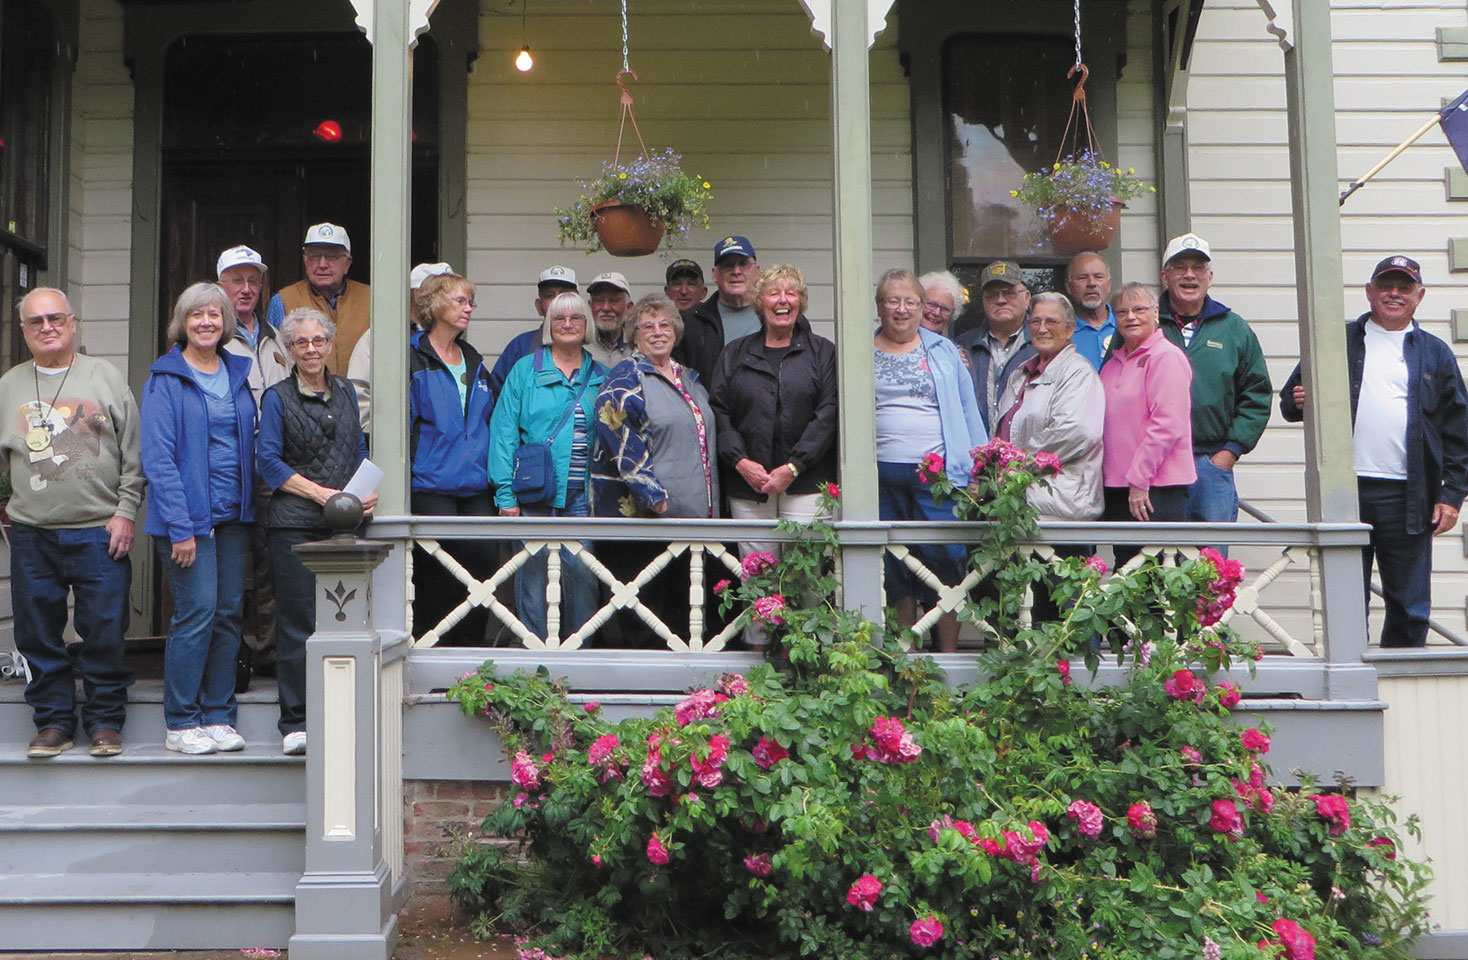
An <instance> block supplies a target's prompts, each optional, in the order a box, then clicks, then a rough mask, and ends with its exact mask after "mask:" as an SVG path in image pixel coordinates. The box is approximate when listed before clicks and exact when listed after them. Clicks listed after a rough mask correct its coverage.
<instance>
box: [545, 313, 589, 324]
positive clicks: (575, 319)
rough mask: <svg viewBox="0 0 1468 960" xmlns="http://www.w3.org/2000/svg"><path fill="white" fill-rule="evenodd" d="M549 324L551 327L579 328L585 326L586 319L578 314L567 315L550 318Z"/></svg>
mask: <svg viewBox="0 0 1468 960" xmlns="http://www.w3.org/2000/svg"><path fill="white" fill-rule="evenodd" d="M550 323H551V326H553V327H581V326H585V325H586V318H585V317H583V316H582V315H581V314H579V313H568V314H564V315H562V316H559V317H555V316H553V317H551V318H550Z"/></svg>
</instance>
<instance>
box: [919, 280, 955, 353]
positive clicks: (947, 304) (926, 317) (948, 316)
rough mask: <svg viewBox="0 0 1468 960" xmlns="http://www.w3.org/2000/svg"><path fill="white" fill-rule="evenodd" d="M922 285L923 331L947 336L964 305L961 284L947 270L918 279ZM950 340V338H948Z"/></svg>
mask: <svg viewBox="0 0 1468 960" xmlns="http://www.w3.org/2000/svg"><path fill="white" fill-rule="evenodd" d="M918 283H920V284H922V285H923V291H924V294H925V295H924V297H923V319H922V324H923V329H924V330H931V331H933V332H934V333H936V334H938V335H939V336H944V337H946V336H948V328H949V327H951V326H952V325H953V318H954V317H956V316H957V315H958V314H959V313H960V312H961V311H962V310H963V304H964V296H963V283H962V282H961V281H959V279H958V278H957V277H955V276H954V275H953V274H952V273H950V272H949V271H947V270H936V271H934V272H932V273H925V274H923V275H922V276H921V277H918ZM950 339H951V338H950Z"/></svg>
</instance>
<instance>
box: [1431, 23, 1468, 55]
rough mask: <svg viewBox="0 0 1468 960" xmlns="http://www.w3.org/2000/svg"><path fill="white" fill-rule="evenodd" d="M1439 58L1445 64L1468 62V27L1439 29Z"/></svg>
mask: <svg viewBox="0 0 1468 960" xmlns="http://www.w3.org/2000/svg"><path fill="white" fill-rule="evenodd" d="M1437 58H1438V60H1440V61H1443V62H1447V61H1452V60H1468V27H1438V28H1437Z"/></svg>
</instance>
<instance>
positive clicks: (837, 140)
mask: <svg viewBox="0 0 1468 960" xmlns="http://www.w3.org/2000/svg"><path fill="white" fill-rule="evenodd" d="M867 16H868V11H867V5H866V4H864V3H847V2H833V3H831V4H830V30H829V32H828V33H827V34H826V36H827V37H828V39H829V40H830V46H831V139H832V145H833V146H832V160H833V163H834V177H833V180H832V185H833V189H834V205H833V215H832V223H831V227H832V230H833V243H832V247H833V250H834V253H835V264H834V265H835V290H834V293H835V305H836V349H837V370H838V375H839V379H840V401H841V433H840V444H841V454H840V456H841V512H842V518H843V519H844V520H845V521H847V522H848V523H850V522H872V521H875V520H876V519H877V465H876V455H875V451H876V444H877V432H876V411H875V406H874V404H875V401H874V396H875V386H874V383H873V378H872V323H873V318H874V317H875V316H876V307H875V305H874V303H873V301H872V105H871V70H870V64H869V55H868V49H867V44H868V43H869V39H870V36H871V34H870V32H869V31H868V29H867ZM873 534H876V531H873ZM864 539H868V538H864V537H862V536H861V534H860V531H858V530H846V531H843V532H842V535H841V543H842V547H841V559H842V593H843V597H844V603H845V605H846V606H847V607H848V608H850V609H859V608H862V607H868V608H869V610H870V615H872V616H874V617H875V616H877V615H878V614H879V612H880V610H881V606H882V555H883V543H885V537H881V536H875V535H874V536H872V537H871V538H870V542H866V543H863V542H860V541H861V540H864Z"/></svg>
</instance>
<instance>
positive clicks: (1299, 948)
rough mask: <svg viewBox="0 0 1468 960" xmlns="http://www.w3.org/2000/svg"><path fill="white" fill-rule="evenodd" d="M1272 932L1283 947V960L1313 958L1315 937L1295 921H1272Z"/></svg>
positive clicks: (1312, 959) (1308, 959)
mask: <svg viewBox="0 0 1468 960" xmlns="http://www.w3.org/2000/svg"><path fill="white" fill-rule="evenodd" d="M1274 933H1275V935H1276V936H1277V937H1279V944H1280V946H1282V947H1283V948H1284V955H1285V960H1315V938H1314V937H1312V936H1310V934H1309V933H1308V932H1306V930H1305V928H1304V927H1302V926H1300V925H1299V924H1298V923H1296V922H1295V921H1293V920H1283V919H1281V920H1276V921H1274Z"/></svg>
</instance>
